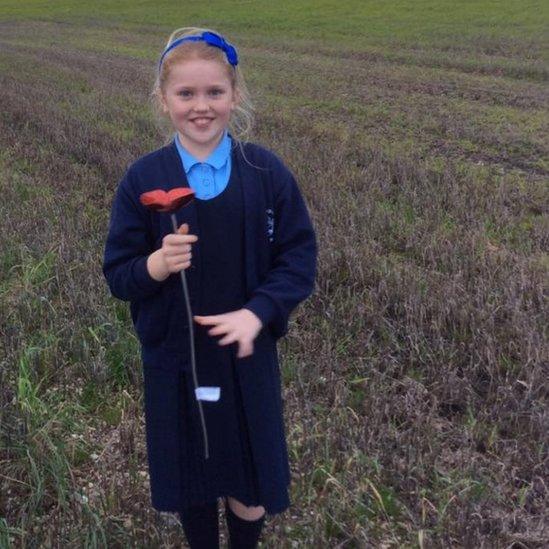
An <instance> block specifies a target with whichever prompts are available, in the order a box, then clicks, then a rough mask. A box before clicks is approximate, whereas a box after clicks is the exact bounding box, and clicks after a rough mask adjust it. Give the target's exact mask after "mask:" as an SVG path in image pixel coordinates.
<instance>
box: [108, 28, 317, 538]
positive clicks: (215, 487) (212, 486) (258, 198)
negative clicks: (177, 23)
mask: <svg viewBox="0 0 549 549" xmlns="http://www.w3.org/2000/svg"><path fill="white" fill-rule="evenodd" d="M153 99H154V102H155V105H156V106H157V108H158V112H159V113H160V114H161V116H163V117H164V119H165V120H166V121H168V122H169V124H170V126H171V129H170V133H171V134H173V138H171V140H170V141H169V143H168V144H167V145H165V146H163V147H161V148H159V149H157V150H155V151H153V152H151V153H149V154H147V155H145V156H143V157H141V158H139V159H138V160H137V161H136V162H134V163H133V164H132V165H131V166H130V167H129V169H128V170H127V172H126V174H125V175H124V177H123V179H122V181H121V182H120V184H119V186H118V188H117V191H116V195H115V198H114V201H113V204H112V212H111V219H110V225H109V232H108V236H107V240H106V246H105V255H104V262H103V273H104V275H105V277H106V279H107V282H108V285H109V288H110V291H111V293H112V295H114V296H115V297H117V298H119V299H122V300H126V301H129V302H130V310H131V315H132V320H133V323H134V326H135V330H136V332H137V335H138V337H139V340H140V343H141V356H142V361H143V373H144V378H143V379H144V394H145V425H146V438H147V457H148V463H149V473H150V483H151V498H152V505H153V507H154V508H155V509H157V510H158V511H168V512H178V513H179V516H180V519H181V523H182V525H183V529H184V531H185V535H186V536H187V539H188V541H189V544H190V546H191V547H193V548H194V547H205V548H206V547H207V548H212V547H218V546H219V545H218V544H219V541H218V537H219V531H218V522H217V498H223V501H224V504H225V516H226V519H227V525H228V530H229V538H230V544H231V547H234V548H244V547H246V548H247V547H256V545H257V542H258V539H259V535H260V531H261V528H262V526H263V522H264V519H265V514H266V513H269V514H271V515H272V514H276V513H281V512H282V511H284V510H285V509H287V508H288V507H289V505H290V500H289V497H288V485H289V482H290V470H289V464H288V452H287V447H286V439H285V433H284V421H283V399H282V395H281V387H280V372H279V364H278V354H277V347H276V343H277V340H278V339H279V338H280V337H282V336H283V335H285V333H286V331H287V328H288V319H289V316H290V313H291V312H292V310H293V309H294V308H295V307H296V306H297V305H298V304H299V303H300V302H301V301H303V300H304V299H305V298H307V297H308V296H309V295H310V294H311V293H312V290H313V287H314V279H315V275H316V262H317V242H316V236H315V233H314V230H313V227H312V224H311V220H310V217H309V214H308V211H307V207H306V205H305V203H304V200H303V198H302V195H301V193H300V191H299V188H298V186H297V184H296V181H295V179H294V177H293V176H292V174H291V173H290V171H289V170H288V169H287V168H286V167H285V166H284V164H283V163H282V162H281V161H280V159H279V158H278V157H277V156H275V155H274V154H273V153H272V152H269V151H268V150H266V149H265V148H263V147H261V146H259V145H255V144H252V143H248V142H243V141H242V140H241V139H239V136H241V135H242V134H243V133H245V131H246V130H248V129H249V126H250V122H251V114H250V113H251V111H250V104H249V99H248V93H247V90H246V86H245V83H244V79H243V77H242V72H241V70H240V67H239V59H238V53H237V51H236V49H235V48H234V47H233V46H232V45H231V44H229V43H228V42H227V41H226V40H225V39H224V38H223V37H221V36H220V35H218V34H217V33H214V32H213V31H211V30H206V29H197V28H185V29H178V30H177V31H175V32H174V33H172V35H171V36H170V38H169V40H168V43H167V46H166V48H165V50H164V51H163V53H162V55H161V56H160V60H159V64H158V74H157V78H156V82H155V86H154V91H153ZM174 130H175V133H173V131H174ZM186 186H190V187H192V189H193V190H194V191H195V200H193V201H192V202H191V203H190V204H189V205H188V206H186V207H184V208H181V209H180V210H179V211H177V213H176V216H177V222H178V223H177V226H178V227H179V230H178V234H174V233H173V232H172V228H171V222H170V216H169V215H168V214H165V213H160V212H155V211H150V210H147V209H145V207H144V206H142V205H141V203H140V201H139V197H140V195H141V194H142V193H144V192H147V191H150V190H154V189H159V188H161V189H163V190H165V191H168V190H170V189H172V188H174V187H186ZM182 269H186V277H187V283H188V288H189V295H190V301H191V309H192V311H193V312H194V313H195V314H196V316H194V321H195V324H196V325H195V330H194V331H195V334H194V335H195V352H196V369H197V375H198V379H199V381H200V383H199V385H210V386H216V387H220V388H221V390H220V396H219V398H218V399H217V400H213V399H212V400H210V401H207V400H206V401H204V402H203V410H204V417H205V422H206V425H207V431H208V440H209V447H210V451H209V457H208V459H205V456H204V451H203V449H204V448H203V440H202V437H201V430H200V421H199V420H200V418H199V415H198V408H197V401H196V396H195V393H194V391H193V387H192V378H191V376H190V345H189V344H188V340H189V326H188V322H187V317H186V314H185V310H186V309H185V302H184V294H183V291H182V288H181V284H180V282H181V280H180V271H181V270H182Z"/></svg>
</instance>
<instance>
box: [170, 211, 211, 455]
mask: <svg viewBox="0 0 549 549" xmlns="http://www.w3.org/2000/svg"><path fill="white" fill-rule="evenodd" d="M171 219H172V227H173V232H174V233H176V234H177V219H176V217H175V214H174V213H172V214H171ZM181 283H182V285H183V293H184V294H185V305H186V307H187V318H188V320H189V339H190V343H191V369H192V374H193V383H194V389H195V394H196V389H197V387H198V378H197V375H196V361H195V352H194V330H193V315H192V312H191V301H190V299H189V290H188V289H187V278H186V276H185V269H181ZM196 401H197V402H198V411H199V412H200V421H201V423H202V434H203V436H204V455H205V458H206V459H208V457H209V451H208V432H207V430H206V421H205V420H204V411H203V410H202V401H201V400H199V399H197V400H196Z"/></svg>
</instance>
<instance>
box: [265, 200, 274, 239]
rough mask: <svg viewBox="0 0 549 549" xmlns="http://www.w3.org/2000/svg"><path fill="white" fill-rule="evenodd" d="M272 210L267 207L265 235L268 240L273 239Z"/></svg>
mask: <svg viewBox="0 0 549 549" xmlns="http://www.w3.org/2000/svg"><path fill="white" fill-rule="evenodd" d="M273 235H274V211H273V210H272V209H271V208H268V209H267V236H268V237H269V242H273V240H274V236H273Z"/></svg>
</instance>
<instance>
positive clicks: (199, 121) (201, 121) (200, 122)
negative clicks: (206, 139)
mask: <svg viewBox="0 0 549 549" xmlns="http://www.w3.org/2000/svg"><path fill="white" fill-rule="evenodd" d="M212 120H213V118H205V117H204V118H193V119H192V120H191V122H192V123H193V124H194V125H195V126H197V127H199V128H205V127H207V126H208V125H209V124H210V122H211V121H212Z"/></svg>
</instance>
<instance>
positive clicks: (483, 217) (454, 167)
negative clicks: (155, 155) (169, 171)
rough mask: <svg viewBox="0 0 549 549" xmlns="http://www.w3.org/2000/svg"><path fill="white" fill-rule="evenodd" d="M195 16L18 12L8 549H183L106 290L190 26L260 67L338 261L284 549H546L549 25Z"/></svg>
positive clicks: (6, 210) (240, 12) (5, 518)
mask: <svg viewBox="0 0 549 549" xmlns="http://www.w3.org/2000/svg"><path fill="white" fill-rule="evenodd" d="M177 6H180V3H176V2H168V1H164V2H156V3H154V4H153V3H151V2H141V3H135V2H133V3H130V2H125V1H124V2H117V3H111V2H97V3H93V10H92V7H86V6H82V5H80V4H77V3H74V2H57V3H56V4H55V5H54V6H53V7H52V6H49V7H46V6H45V5H44V4H43V3H41V2H37V1H35V2H31V1H24V2H4V3H3V4H2V6H0V103H1V105H2V109H1V111H0V192H1V195H2V200H1V201H0V219H1V226H0V227H1V231H0V335H1V339H0V547H177V546H180V545H181V544H182V540H183V533H182V530H181V528H180V526H178V524H177V523H176V522H175V521H174V520H173V517H171V516H170V515H159V514H157V513H155V512H154V511H153V510H152V509H151V507H150V500H149V485H148V477H147V465H146V453H145V445H144V420H143V398H142V377H141V364H140V360H139V348H138V343H137V340H136V337H135V334H134V331H133V326H132V324H131V319H130V315H129V308H128V305H127V304H126V303H122V302H119V301H117V300H116V299H114V298H112V297H111V296H110V294H109V292H108V288H107V286H106V282H105V280H104V279H103V276H102V273H101V263H102V253H103V247H104V241H105V237H106V231H107V224H108V216H109V211H110V205H111V201H112V198H113V196H114V190H115V188H116V185H117V184H118V182H119V180H120V178H121V177H122V175H123V173H124V171H125V169H126V167H127V166H128V165H129V164H130V163H131V162H133V161H134V160H135V159H136V158H137V157H139V156H141V155H142V154H144V153H146V152H148V151H151V150H153V149H156V148H158V147H160V146H162V145H163V144H164V143H166V136H165V135H163V134H162V133H161V132H160V130H159V129H158V128H157V127H156V126H155V123H154V121H153V118H152V113H151V109H150V104H149V93H150V91H151V89H152V84H153V80H154V70H155V66H156V61H157V59H158V55H159V53H160V51H161V50H162V48H163V46H164V44H165V41H166V39H167V37H168V36H169V34H170V32H171V31H172V30H173V29H174V28H176V27H179V26H186V25H192V24H194V25H198V26H209V27H213V28H215V29H217V30H219V31H221V32H223V33H225V34H226V35H227V36H228V38H229V39H230V40H231V41H232V42H234V43H235V44H237V45H238V46H239V50H240V53H241V59H242V67H243V70H244V71H245V75H246V77H247V81H248V85H249V87H250V89H251V92H252V97H253V98H254V101H255V104H256V110H257V115H256V125H255V129H254V133H253V136H252V139H253V140H254V141H257V142H259V143H261V144H263V145H265V146H267V147H269V148H271V149H273V150H274V151H276V152H277V153H278V154H279V155H280V156H281V157H282V158H283V159H284V160H285V162H286V163H287V165H288V166H289V167H290V168H291V169H292V170H293V171H294V173H295V175H296V177H297V179H298V181H299V184H300V187H301V189H302V191H303V194H304V196H305V198H306V201H307V204H308V206H309V208H310V212H311V216H312V218H313V222H314V224H315V228H316V230H317V236H318V240H319V244H320V256H319V273H318V278H317V285H316V289H315V292H314V294H313V296H312V297H311V298H310V299H309V300H307V301H306V302H305V303H303V304H302V305H300V306H299V307H298V309H297V310H296V312H295V314H294V316H293V317H292V321H291V328H290V332H289V335H288V336H287V337H286V338H285V339H284V340H282V341H281V342H280V343H279V352H280V359H281V370H282V380H283V395H284V403H285V413H286V416H285V419H286V435H287V439H288V446H289V451H290V460H291V468H292V485H291V499H292V507H291V508H290V510H288V511H287V512H285V513H283V514H282V515H278V516H276V517H273V518H270V519H268V520H267V524H266V527H265V530H264V534H263V545H262V546H263V547H315V546H316V547H346V548H353V547H357V548H358V547H421V548H427V547H516V548H522V547H527V548H534V547H544V546H547V545H548V544H549V532H548V525H547V497H548V485H547V478H548V472H549V470H548V454H547V450H548V448H547V432H548V411H547V396H548V391H547V374H548V368H547V365H548V363H547V356H548V346H547V339H546V335H547V334H546V325H547V280H548V277H547V274H548V268H549V257H548V254H547V249H548V228H549V227H548V221H547V220H548V218H547V210H548V207H547V204H548V198H549V196H548V186H547V182H548V175H549V164H548V158H549V155H548V152H549V151H548V149H549V147H548V142H547V135H548V129H549V128H548V116H547V99H548V92H547V90H548V88H547V77H548V75H549V65H548V63H547V40H546V38H547V37H546V36H544V35H543V29H544V27H545V28H546V27H547V23H548V22H549V17H548V11H547V8H546V7H544V3H542V2H533V1H530V2H515V1H510V0H509V1H506V2H489V1H486V0H484V1H480V2H459V3H458V2H441V1H439V2H437V1H435V0H429V1H428V0H423V1H421V2H402V1H401V2H398V1H397V2H393V3H391V4H390V5H389V3H385V2H379V1H378V2H373V1H371V0H370V1H365V2H358V1H343V2H339V3H334V2H315V3H312V2H304V1H299V2H292V3H289V2H280V3H272V2H271V3H267V2H263V1H260V2H255V3H250V2H238V3H236V2H226V1H222V2H216V3H213V4H205V3H202V2H189V3H188V4H187V5H186V6H185V8H183V7H177ZM221 528H222V533H223V536H224V537H225V538H226V536H225V530H224V528H225V527H224V525H223V524H222V527H221Z"/></svg>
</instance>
